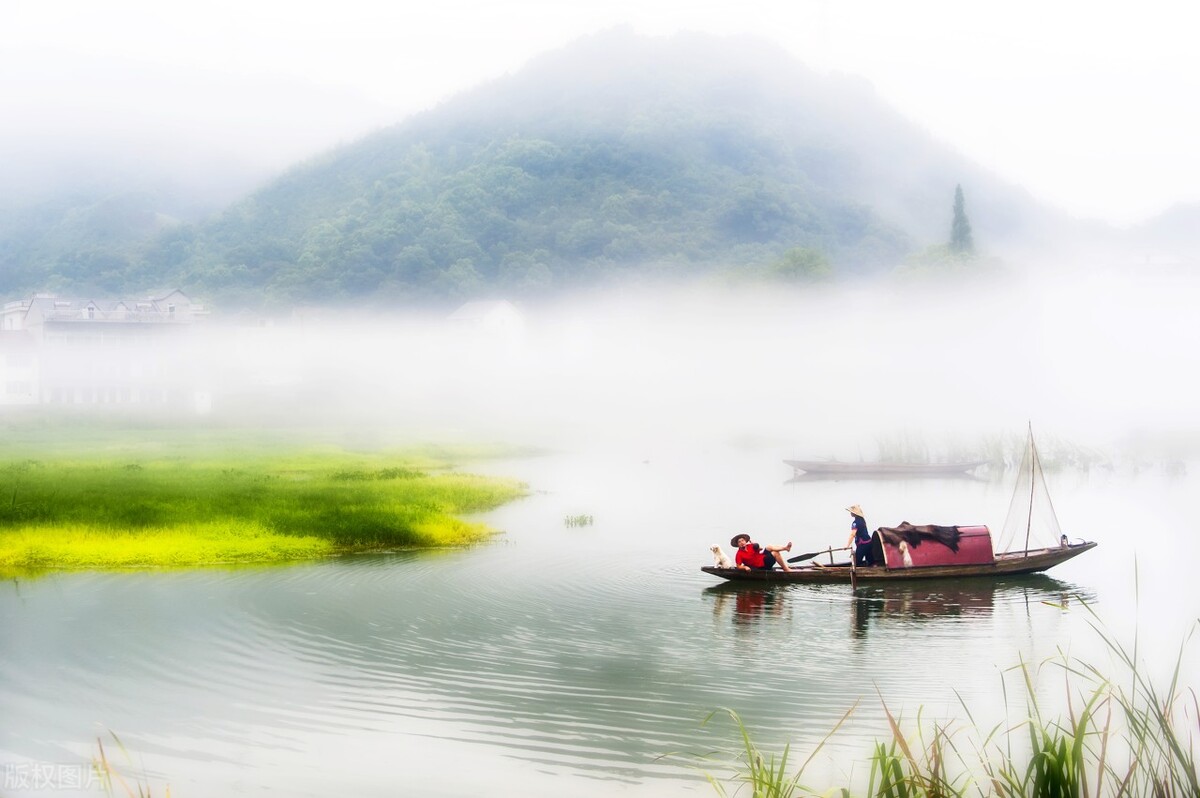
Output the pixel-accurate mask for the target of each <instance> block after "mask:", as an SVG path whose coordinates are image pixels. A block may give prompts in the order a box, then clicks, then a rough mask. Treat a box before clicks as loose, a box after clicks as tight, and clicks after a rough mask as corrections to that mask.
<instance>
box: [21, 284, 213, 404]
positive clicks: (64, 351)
mask: <svg viewBox="0 0 1200 798" xmlns="http://www.w3.org/2000/svg"><path fill="white" fill-rule="evenodd" d="M206 317H207V311H206V310H205V309H204V308H203V307H202V306H200V305H198V304H197V303H195V302H193V301H192V300H191V299H190V298H189V297H188V296H187V294H185V293H184V292H182V291H179V290H172V291H161V292H158V293H155V294H150V295H147V296H144V297H139V298H134V299H75V298H66V297H60V296H56V295H54V294H48V293H39V294H35V295H34V296H33V297H32V298H30V299H22V300H16V301H13V302H8V303H6V304H5V305H4V307H3V310H2V311H0V406H4V405H8V406H12V405H157V406H171V407H177V408H185V409H192V410H197V411H201V412H203V411H206V410H207V409H208V404H209V403H210V400H209V399H208V393H207V391H206V390H205V389H204V388H203V386H201V385H199V384H198V380H197V375H196V374H195V373H194V371H193V370H192V368H191V364H190V363H189V362H188V358H187V355H186V351H187V344H188V342H189V341H190V332H191V328H192V325H194V324H195V323H196V322H198V321H200V320H202V319H204V318H206Z"/></svg>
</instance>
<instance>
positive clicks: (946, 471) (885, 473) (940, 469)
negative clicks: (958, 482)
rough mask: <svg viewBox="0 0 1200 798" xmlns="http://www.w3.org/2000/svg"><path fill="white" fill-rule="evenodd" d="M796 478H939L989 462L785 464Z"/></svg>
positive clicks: (812, 462) (788, 462) (791, 462)
mask: <svg viewBox="0 0 1200 798" xmlns="http://www.w3.org/2000/svg"><path fill="white" fill-rule="evenodd" d="M783 462H784V463H786V464H787V465H790V466H791V467H792V469H793V471H794V472H795V473H796V474H801V473H803V474H809V475H813V476H816V475H821V476H872V477H938V476H954V475H961V474H965V473H967V472H969V471H973V470H974V469H976V468H979V467H980V466H982V465H986V464H987V462H988V461H987V460H976V461H973V462H967V463H881V462H875V463H850V462H839V461H837V460H784V461H783Z"/></svg>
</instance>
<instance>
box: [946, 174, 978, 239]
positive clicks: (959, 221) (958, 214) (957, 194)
mask: <svg viewBox="0 0 1200 798" xmlns="http://www.w3.org/2000/svg"><path fill="white" fill-rule="evenodd" d="M965 205H966V203H965V202H964V201H963V190H962V184H959V185H957V186H955V187H954V222H953V223H952V224H951V225H950V250H951V251H952V252H961V253H963V254H964V255H972V254H974V252H975V241H974V240H973V239H972V238H971V222H970V221H969V220H968V219H967V212H966V210H965V208H964V206H965Z"/></svg>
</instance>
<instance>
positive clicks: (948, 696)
mask: <svg viewBox="0 0 1200 798" xmlns="http://www.w3.org/2000/svg"><path fill="white" fill-rule="evenodd" d="M788 455H789V453H788V452H775V451H773V450H771V449H770V448H767V447H763V448H759V449H754V450H744V449H743V450H734V449H727V448H723V447H713V448H710V449H701V448H696V449H694V450H685V449H681V448H678V447H674V448H663V449H636V448H634V447H622V446H620V445H616V444H614V445H613V446H612V447H611V448H610V449H608V450H603V451H591V452H588V453H587V454H571V455H559V456H549V457H541V458H533V459H527V460H519V461H512V462H492V463H487V464H485V465H479V466H477V467H474V468H473V469H472V470H474V471H477V472H480V471H482V472H487V473H497V474H505V475H511V476H516V477H519V478H521V479H524V480H527V481H528V482H529V484H530V486H531V489H532V495H531V496H530V497H529V498H527V499H524V500H522V501H519V502H516V503H514V504H511V505H509V506H507V507H504V508H501V509H500V510H498V511H496V512H494V513H491V514H489V515H487V516H486V517H485V518H486V520H488V521H489V522H490V523H491V524H493V525H494V526H496V527H498V528H500V529H503V530H505V535H504V536H503V537H502V538H500V539H499V540H498V541H497V542H495V543H493V544H490V545H486V546H481V547H478V548H474V549H471V550H465V551H455V552H441V553H428V554H419V555H414V554H397V555H383V556H370V557H356V558H352V559H344V560H338V561H332V562H323V563H317V564H305V565H296V566H289V567H274V568H246V569H237V570H219V569H206V570H193V571H184V572H173V573H154V572H133V573H80V574H64V575H53V576H48V577H43V578H39V579H31V580H10V581H8V582H7V583H5V584H4V585H3V586H2V587H0V629H2V631H3V641H4V642H3V655H2V657H0V775H2V776H3V778H4V779H5V783H4V785H3V788H0V794H3V795H10V796H16V795H45V794H48V791H47V789H43V788H45V787H53V788H56V789H57V792H54V793H53V794H83V793H86V792H87V790H86V789H78V788H75V787H73V786H72V781H73V779H76V778H78V777H79V776H78V774H79V773H81V772H82V771H81V770H80V768H79V765H80V763H83V762H86V761H87V760H88V759H89V758H90V757H91V756H92V755H93V754H94V753H95V751H96V738H97V737H100V738H101V739H103V740H104V741H105V742H106V749H107V750H108V751H109V753H110V755H111V756H112V758H113V759H114V761H116V762H117V763H118V764H122V765H123V764H124V763H129V765H128V766H127V770H128V771H129V772H133V773H141V774H143V775H142V778H143V780H144V781H147V782H149V783H150V785H151V786H152V788H153V789H154V793H155V794H156V795H157V794H161V793H162V792H163V787H164V785H167V784H169V785H170V788H171V794H172V795H176V796H212V795H260V794H264V793H271V794H275V795H283V796H302V795H305V796H306V795H312V796H318V795H320V796H325V795H330V794H356V795H362V796H373V795H380V796H382V795H431V796H436V795H447V796H462V795H475V794H487V795H500V796H509V795H511V796H529V795H546V796H550V795H555V796H557V795H562V794H564V793H565V792H568V791H569V792H570V793H571V794H573V795H577V796H592V795H595V796H600V795H631V796H633V795H655V796H670V795H712V794H714V793H713V792H712V788H711V787H710V786H708V785H707V784H705V783H704V782H703V781H702V772H703V771H705V770H708V771H712V772H720V768H719V766H718V764H717V763H716V762H711V761H710V762H709V763H707V764H705V763H704V762H702V761H701V760H699V759H698V758H696V757H695V756H694V755H697V754H703V753H705V752H709V751H714V750H731V749H733V748H735V747H736V743H737V741H736V738H735V733H734V730H733V728H732V726H731V724H730V723H729V722H728V721H727V720H725V719H723V718H721V717H715V718H714V719H713V720H712V721H711V722H709V723H708V724H704V720H705V718H706V717H707V716H708V715H709V713H711V712H712V711H713V710H714V709H717V708H720V707H729V708H732V709H734V710H736V711H737V712H738V713H739V715H740V716H741V717H742V718H743V719H744V720H745V721H746V723H747V725H748V726H749V727H750V728H751V730H752V732H753V733H754V735H755V736H756V739H757V741H758V742H759V743H760V744H762V745H763V746H764V747H766V748H768V749H770V750H778V749H779V748H781V747H782V745H783V744H784V743H785V742H791V743H792V746H793V749H794V750H797V751H799V752H800V753H801V754H802V755H807V752H808V751H809V750H811V748H812V746H813V745H815V744H816V743H817V742H818V741H819V740H820V739H821V738H822V737H823V736H824V735H825V733H826V732H827V731H829V730H830V729H831V728H832V727H833V726H834V724H836V723H837V720H838V718H839V717H841V715H842V714H843V713H844V712H845V711H846V710H847V709H849V708H850V707H851V705H853V704H854V702H855V701H856V700H859V699H861V703H860V705H859V707H858V709H857V710H856V711H855V713H854V714H853V715H852V717H851V720H850V722H849V723H848V724H847V726H846V727H845V728H844V729H843V730H842V731H841V732H839V734H838V735H837V736H836V737H835V739H834V741H833V743H832V744H831V745H830V746H829V747H828V748H827V749H826V750H825V751H824V752H822V754H821V755H819V757H818V761H817V764H816V765H815V766H814V770H813V771H812V772H813V773H814V774H817V775H814V779H815V780H817V781H818V782H820V781H821V780H826V781H828V782H829V783H830V784H832V783H834V782H835V781H836V782H837V783H839V784H840V783H844V782H845V779H846V778H847V777H848V776H850V775H863V774H865V770H864V769H863V768H864V766H863V765H862V764H861V760H862V759H863V758H864V757H865V756H866V754H867V752H868V751H869V742H870V740H872V739H874V738H875V737H877V736H879V735H881V734H882V733H883V731H884V723H885V721H884V718H883V714H882V710H881V708H880V696H882V698H883V700H884V701H886V702H887V705H888V706H889V707H890V708H891V709H892V710H894V711H902V712H904V713H905V717H911V716H914V715H915V713H916V711H917V709H918V708H923V711H924V713H925V714H926V715H927V716H932V717H944V716H961V711H960V709H959V706H958V698H957V697H956V694H957V696H961V697H962V699H963V700H964V701H966V702H967V703H968V705H969V706H971V707H972V710H973V711H974V712H977V713H978V714H979V715H980V716H989V717H990V716H996V715H999V714H1000V713H1002V712H1003V702H1002V698H1001V696H1002V691H1001V678H1002V677H1001V673H1002V670H1003V669H1005V668H1008V667H1009V666H1012V665H1015V664H1017V662H1018V661H1020V660H1021V659H1024V661H1026V662H1034V663H1036V662H1040V661H1042V660H1044V659H1045V658H1047V657H1050V656H1052V655H1054V653H1055V651H1056V650H1058V649H1059V648H1069V649H1070V650H1071V651H1072V652H1073V653H1077V654H1080V655H1083V656H1086V657H1088V658H1089V659H1090V660H1091V661H1093V662H1098V663H1103V662H1104V659H1103V656H1104V655H1103V652H1102V651H1101V650H1100V647H1099V644H1098V641H1097V637H1096V634H1095V633H1094V632H1093V631H1092V629H1091V626H1090V623H1089V621H1090V615H1089V614H1088V613H1087V612H1086V610H1085V609H1084V607H1083V606H1082V603H1081V599H1083V600H1086V601H1088V602H1090V603H1091V605H1092V606H1093V607H1094V608H1095V609H1096V611H1097V612H1098V613H1099V614H1100V615H1101V617H1102V618H1103V619H1104V621H1105V622H1106V623H1107V624H1110V625H1111V627H1112V629H1113V630H1114V632H1115V633H1117V634H1119V635H1127V634H1128V635H1132V630H1133V629H1134V625H1135V623H1136V624H1137V629H1138V631H1139V635H1140V640H1139V644H1140V645H1141V650H1142V651H1143V652H1144V653H1145V655H1146V657H1147V659H1148V661H1149V662H1150V665H1151V667H1152V668H1154V669H1159V670H1168V669H1169V668H1170V667H1171V665H1172V664H1173V656H1174V653H1175V650H1176V649H1177V647H1178V646H1179V644H1180V643H1181V641H1182V640H1183V636H1184V634H1185V633H1186V631H1187V629H1189V628H1190V624H1194V623H1195V621H1196V618H1197V616H1198V615H1200V598H1198V596H1200V592H1198V591H1196V590H1195V588H1194V587H1193V586H1191V585H1190V584H1188V583H1187V582H1186V581H1181V579H1180V577H1182V576H1184V574H1183V570H1182V569H1183V566H1182V564H1181V563H1183V562H1185V561H1188V560H1189V559H1190V560H1193V561H1194V560H1195V558H1196V556H1197V555H1198V554H1200V545H1198V544H1197V542H1196V536H1195V528H1194V524H1193V522H1192V521H1191V519H1190V510H1191V508H1190V506H1189V505H1188V501H1189V499H1190V497H1192V496H1194V495H1196V492H1197V491H1196V488H1197V487H1198V484H1197V482H1198V480H1197V479H1196V478H1195V477H1192V476H1188V475H1186V474H1185V475H1175V476H1168V475H1166V474H1164V473H1161V472H1159V471H1156V470H1148V471H1143V472H1142V473H1140V474H1137V475H1131V474H1111V473H1105V474H1091V475H1081V474H1058V475H1054V474H1052V475H1050V481H1051V485H1050V487H1051V491H1052V492H1053V494H1054V498H1055V504H1056V509H1057V511H1058V515H1059V518H1060V520H1061V521H1062V523H1063V527H1064V531H1067V532H1068V533H1069V534H1070V535H1071V537H1073V538H1080V537H1085V538H1089V539H1095V540H1099V541H1100V543H1101V546H1100V547H1099V548H1098V549H1096V550H1095V551H1093V552H1091V553H1089V554H1087V555H1085V556H1083V557H1081V558H1079V559H1078V560H1075V561H1072V562H1070V563H1067V564H1066V565H1064V566H1061V567H1060V568H1059V569H1056V570H1055V571H1053V572H1052V575H1051V576H1043V577H1038V578H1025V579H1014V580H1009V581H1003V582H986V583H982V584H976V583H927V584H914V585H911V586H900V587H889V588H873V589H865V590H862V591H860V593H859V595H858V596H857V597H855V596H854V595H853V594H852V593H851V591H850V590H849V589H848V588H847V587H841V586H825V587H804V586H793V587H782V588H774V589H749V590H747V589H737V588H735V587H732V586H729V585H724V584H718V583H716V582H715V580H714V579H713V578H712V577H709V576H707V575H706V574H703V573H701V572H700V571H699V570H698V569H699V566H701V565H705V564H708V563H709V562H710V559H711V557H710V555H709V553H708V551H707V547H708V545H709V544H711V543H714V542H717V543H721V544H722V545H723V546H725V548H726V549H728V539H729V537H730V536H731V535H732V534H733V533H734V532H737V531H743V530H744V531H749V532H751V533H752V534H753V535H754V536H755V537H756V539H758V540H760V541H764V542H778V543H782V542H785V541H787V540H789V539H790V540H792V541H794V544H795V547H796V548H795V551H797V552H800V551H806V550H813V549H817V548H820V547H822V546H825V545H828V544H829V543H834V544H835V545H840V544H841V543H842V542H844V540H845V538H846V535H847V525H848V521H849V518H848V516H847V514H846V513H845V512H844V511H843V510H842V509H841V508H843V507H845V506H847V505H849V504H851V503H859V504H861V505H862V506H863V507H864V509H865V511H866V513H867V521H868V523H869V524H870V525H871V526H872V527H874V526H879V525H884V524H888V525H890V524H894V523H898V522H900V521H902V520H908V521H912V522H913V523H964V524H965V523H986V524H989V525H990V526H992V527H993V528H994V529H997V530H998V529H999V527H1000V526H1001V525H1002V522H1003V520H1004V513H1005V512H1006V510H1007V507H1008V502H1009V499H1010V495H1011V484H1010V483H1009V482H1008V481H1007V480H999V481H994V482H993V481H974V480H967V479H959V480H909V481H902V482H880V481H870V482H865V481H839V482H820V481H814V482H803V483H798V484H787V483H786V480H787V477H788V476H789V473H788V470H787V468H786V467H785V466H783V465H782V463H781V462H780V460H781V458H782V457H785V456H788ZM1191 470H1192V471H1193V472H1195V471H1196V468H1195V467H1193V468H1192V469H1191ZM575 514H590V515H592V516H593V517H594V519H595V523H594V524H593V525H592V526H588V527H576V528H572V527H567V526H566V525H565V524H564V517H565V516H568V515H575ZM1135 560H1136V563H1137V566H1136V569H1135ZM1135 574H1136V575H1137V576H1138V577H1139V579H1140V588H1139V589H1138V590H1136V591H1135V587H1134V580H1135ZM1139 605H1140V609H1139ZM1126 639H1131V637H1130V638H1126ZM1184 668H1185V674H1184V675H1185V679H1187V681H1188V683H1189V684H1191V685H1197V684H1198V683H1200V679H1197V678H1196V677H1197V675H1198V672H1197V668H1196V658H1195V656H1193V655H1192V654H1191V653H1189V655H1188V657H1187V658H1186V659H1185V662H1184ZM1009 678H1010V680H1011V679H1012V678H1013V677H1011V676H1010V677H1009ZM1053 686H1054V687H1055V688H1056V690H1057V691H1061V687H1060V683H1059V682H1057V681H1055V682H1054V684H1053ZM1009 689H1010V693H1015V694H1018V695H1019V694H1020V689H1019V684H1018V683H1017V682H1016V681H1010V682H1009ZM1056 690H1054V689H1051V690H1048V692H1049V693H1050V694H1052V695H1053V694H1055V692H1056ZM877 691H878V693H877ZM1018 710H1019V707H1018ZM1016 714H1019V711H1018V712H1017V713H1016ZM111 734H115V735H117V736H118V737H119V738H120V740H121V742H122V743H123V745H124V747H125V749H126V751H127V752H128V753H127V754H125V753H121V752H120V750H119V749H118V746H117V745H116V743H115V742H112V737H111ZM826 753H828V756H827V755H826ZM856 760H858V761H860V764H857V765H856V764H854V762H855V761H856ZM851 771H853V773H852V774H851ZM38 777H41V779H42V781H41V782H38V781H37V779H38Z"/></svg>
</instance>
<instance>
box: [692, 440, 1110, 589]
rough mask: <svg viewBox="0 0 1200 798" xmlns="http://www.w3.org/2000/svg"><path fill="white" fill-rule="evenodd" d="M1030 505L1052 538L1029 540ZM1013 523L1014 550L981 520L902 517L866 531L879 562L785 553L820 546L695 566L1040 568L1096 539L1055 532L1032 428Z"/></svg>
mask: <svg viewBox="0 0 1200 798" xmlns="http://www.w3.org/2000/svg"><path fill="white" fill-rule="evenodd" d="M1035 509H1036V510H1038V512H1037V513H1036V517H1037V518H1038V519H1039V521H1041V522H1043V523H1045V525H1046V527H1047V530H1046V531H1048V532H1049V534H1050V537H1051V539H1053V540H1054V541H1056V543H1057V545H1054V546H1047V547H1045V548H1031V547H1030V545H1029V541H1030V536H1031V533H1032V528H1033V519H1034V517H1035V512H1034V511H1035ZM1020 526H1023V527H1024V529H1023V532H1024V544H1023V545H1022V547H1021V548H1020V549H1018V550H1009V551H1005V552H1002V553H995V551H994V548H993V546H992V535H991V531H990V530H989V529H988V528H987V527H986V526H982V525H964V526H937V525H932V524H928V525H924V526H914V525H912V524H909V523H908V522H904V523H902V524H900V525H899V526H896V527H880V528H879V529H876V530H875V532H874V533H873V534H872V547H873V554H874V557H873V559H874V560H875V562H876V563H879V564H878V565H872V566H867V567H863V566H858V567H855V566H854V565H852V564H851V563H849V562H842V563H835V562H833V553H834V552H835V551H845V549H834V548H832V547H831V548H830V549H828V550H826V551H825V552H816V553H813V554H807V555H800V556H798V557H795V558H792V560H791V561H793V562H794V561H797V560H810V559H811V558H812V557H814V556H820V555H821V554H826V553H827V554H828V555H829V558H830V562H829V563H828V564H823V563H819V562H808V563H806V564H804V565H801V566H799V567H795V568H792V569H791V570H788V571H784V570H782V569H771V570H742V569H739V568H720V567H717V566H712V565H707V566H703V567H702V568H701V570H702V571H704V572H705V573H709V574H712V575H713V576H718V577H721V578H722V579H729V580H733V581H742V582H809V583H814V582H815V583H821V582H850V583H852V584H856V583H857V582H859V581H864V582H882V581H896V580H905V579H944V578H955V579H962V578H970V577H995V576H1008V575H1015V574H1032V573H1040V572H1042V571H1045V570H1047V569H1048V568H1053V567H1054V566H1056V565H1058V564H1060V563H1063V562H1066V561H1067V560H1070V559H1073V558H1075V557H1078V556H1079V555H1080V554H1083V553H1084V552H1086V551H1090V550H1092V549H1093V548H1095V547H1096V544H1095V543H1094V542H1088V541H1079V542H1076V543H1068V541H1067V538H1066V536H1065V535H1062V534H1061V529H1060V528H1059V525H1058V519H1057V518H1056V517H1055V515H1054V508H1053V505H1051V504H1050V494H1049V491H1048V490H1047V489H1046V480H1045V475H1044V474H1043V472H1042V466H1041V461H1040V459H1039V458H1038V454H1037V448H1036V447H1035V446H1034V441H1033V431H1032V429H1031V430H1030V432H1029V439H1028V442H1027V444H1026V447H1025V455H1024V457H1023V458H1022V462H1021V469H1020V471H1019V472H1018V475H1017V485H1016V488H1015V489H1014V491H1013V499H1012V502H1011V503H1010V505H1009V511H1008V520H1007V521H1006V522H1005V528H1004V534H1003V538H1005V539H1012V538H1014V537H1015V534H1016V532H1017V531H1018V530H1019V527H1020Z"/></svg>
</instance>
